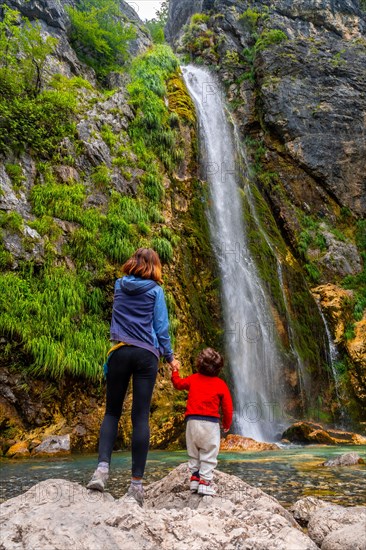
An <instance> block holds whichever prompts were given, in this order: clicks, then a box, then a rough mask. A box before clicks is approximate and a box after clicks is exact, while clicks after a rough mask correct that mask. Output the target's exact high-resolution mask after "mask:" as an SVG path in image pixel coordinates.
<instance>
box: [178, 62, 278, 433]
mask: <svg viewBox="0 0 366 550" xmlns="http://www.w3.org/2000/svg"><path fill="white" fill-rule="evenodd" d="M183 75H184V79H185V82H186V85H187V87H188V90H189V92H190V94H191V97H192V99H193V101H194V103H195V106H196V110H197V113H198V119H199V130H200V142H201V156H202V166H203V169H204V172H205V174H204V179H205V180H206V181H207V182H208V184H209V190H210V206H209V212H208V219H209V225H210V232H211V239H212V243H213V248H214V252H215V255H216V257H217V260H218V265H219V270H220V278H221V285H222V287H221V290H222V301H223V312H224V319H225V341H226V349H227V357H228V360H229V364H230V369H231V376H232V380H233V393H234V404H235V413H234V425H235V428H236V430H237V431H238V432H239V433H241V434H243V435H245V436H248V437H253V438H254V439H257V440H259V441H261V440H273V439H274V438H275V436H276V435H278V433H279V432H280V431H281V428H282V426H281V413H282V411H283V405H284V402H285V399H284V393H285V383H284V377H283V369H282V359H281V353H280V351H279V346H278V343H277V338H276V330H275V326H274V320H273V317H272V313H271V305H270V302H269V299H268V297H267V295H266V292H265V290H264V288H263V285H262V282H261V279H260V277H259V275H258V272H257V269H256V266H255V264H254V262H253V259H252V258H251V254H250V251H249V246H248V239H247V236H246V229H245V223H244V215H243V209H242V199H241V196H240V190H239V181H240V177H239V164H240V163H237V162H236V148H235V140H234V135H233V129H232V127H231V126H230V124H229V122H228V119H227V114H226V112H225V103H224V100H223V97H222V94H221V93H220V88H219V86H218V84H217V82H216V81H215V78H214V76H213V75H212V74H211V73H210V72H209V71H208V70H206V69H203V68H199V67H195V66H191V65H189V66H186V67H183Z"/></svg>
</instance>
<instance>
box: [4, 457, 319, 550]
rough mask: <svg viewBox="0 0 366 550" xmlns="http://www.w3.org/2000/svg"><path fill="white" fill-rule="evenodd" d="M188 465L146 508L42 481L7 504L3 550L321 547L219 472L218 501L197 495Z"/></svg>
mask: <svg viewBox="0 0 366 550" xmlns="http://www.w3.org/2000/svg"><path fill="white" fill-rule="evenodd" d="M189 475H190V474H189V471H188V468H187V465H186V464H181V465H180V466H178V467H177V468H175V469H174V470H173V471H172V472H170V474H169V475H168V476H166V477H165V478H164V479H162V480H161V481H158V482H155V483H153V484H151V485H150V486H148V487H147V489H146V500H145V504H144V507H143V508H140V507H139V506H138V505H137V504H134V503H129V502H128V501H126V500H125V498H124V497H123V498H121V499H119V500H117V501H114V500H113V498H112V497H111V496H110V495H108V494H106V493H104V494H101V493H93V492H91V491H87V490H86V489H85V488H83V487H81V485H79V484H77V483H72V482H69V481H65V480H61V479H54V480H47V481H43V482H41V483H38V484H37V485H35V486H34V487H32V488H31V489H30V490H29V491H27V492H26V493H25V494H23V495H20V496H18V497H16V498H13V499H11V500H8V501H6V502H4V503H3V504H2V505H1V509H2V515H1V518H2V519H1V520H0V522H1V523H0V527H1V529H0V532H1V545H2V548H3V550H10V549H11V550H17V549H21V548H45V547H47V549H48V550H53V549H54V550H56V549H60V548H62V549H64V548H78V550H90V549H91V548H93V549H94V548H105V549H106V550H118V549H120V550H141V549H144V550H156V549H157V548H159V549H161V550H171V549H173V548H174V549H176V550H212V549H215V550H235V549H236V548H240V549H241V550H284V549H286V550H316V548H317V547H316V545H315V543H314V542H312V541H311V539H310V538H309V537H308V536H307V535H305V534H304V533H303V532H302V531H301V530H300V529H299V528H298V527H297V526H296V522H295V521H294V520H293V518H292V516H291V514H289V513H288V512H287V511H286V510H285V509H284V508H283V507H282V506H281V505H280V504H279V503H278V502H277V501H276V500H275V499H274V498H272V497H270V496H268V495H266V494H265V493H263V492H262V491H261V490H259V489H255V488H253V487H251V486H250V485H248V484H246V483H245V482H244V481H241V480H240V479H238V478H237V477H235V476H230V475H228V474H224V473H222V472H216V475H215V482H216V483H217V487H218V496H216V497H214V498H213V497H203V498H201V497H200V496H199V495H197V494H195V495H192V494H191V493H190V491H189V489H188V487H189V483H188V481H189Z"/></svg>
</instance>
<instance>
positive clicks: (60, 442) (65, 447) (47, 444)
mask: <svg viewBox="0 0 366 550" xmlns="http://www.w3.org/2000/svg"><path fill="white" fill-rule="evenodd" d="M70 452H71V449H70V435H69V434H66V435H52V436H49V437H46V438H45V439H44V440H43V441H42V443H41V444H40V445H38V446H37V447H35V448H34V449H33V451H32V456H42V457H48V456H55V455H57V456H60V455H61V456H62V455H68V454H70Z"/></svg>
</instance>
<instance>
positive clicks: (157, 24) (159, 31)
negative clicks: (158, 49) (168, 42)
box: [146, 0, 169, 44]
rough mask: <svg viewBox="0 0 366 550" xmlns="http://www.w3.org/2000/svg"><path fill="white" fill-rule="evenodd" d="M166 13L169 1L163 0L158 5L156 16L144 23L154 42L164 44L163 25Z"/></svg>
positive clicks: (165, 21) (165, 22)
mask: <svg viewBox="0 0 366 550" xmlns="http://www.w3.org/2000/svg"><path fill="white" fill-rule="evenodd" d="M168 13H169V2H168V0H164V2H162V3H161V5H160V9H159V10H157V12H156V17H154V18H153V19H151V20H150V21H147V23H146V27H147V28H148V30H149V31H150V34H151V38H152V39H153V42H154V44H164V42H165V35H164V27H165V25H166V24H167V21H168Z"/></svg>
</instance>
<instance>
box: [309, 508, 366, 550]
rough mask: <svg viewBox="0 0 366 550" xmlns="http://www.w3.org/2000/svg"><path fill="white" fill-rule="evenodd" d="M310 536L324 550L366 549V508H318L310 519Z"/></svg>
mask: <svg viewBox="0 0 366 550" xmlns="http://www.w3.org/2000/svg"><path fill="white" fill-rule="evenodd" d="M308 534H309V536H310V537H311V538H312V540H313V541H314V542H316V544H317V545H318V546H320V547H321V549H322V550H336V549H337V550H338V549H339V550H340V549H342V550H351V549H352V550H363V549H364V548H366V506H355V507H353V508H344V507H343V506H337V505H331V506H327V507H324V508H318V509H317V510H316V511H315V512H314V513H313V514H312V515H311V517H310V521H309V524H308ZM332 541H333V542H332ZM333 543H334V546H332V544H333Z"/></svg>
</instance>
